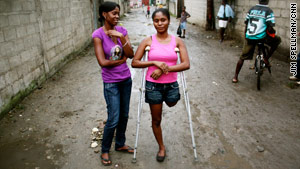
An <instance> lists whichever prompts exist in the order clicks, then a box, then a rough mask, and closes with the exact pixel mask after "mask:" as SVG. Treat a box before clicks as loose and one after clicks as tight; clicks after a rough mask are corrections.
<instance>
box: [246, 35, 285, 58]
mask: <svg viewBox="0 0 300 169" xmlns="http://www.w3.org/2000/svg"><path fill="white" fill-rule="evenodd" d="M259 41H260V42H263V43H265V44H267V45H268V46H270V47H271V48H277V46H278V45H279V44H280V43H281V38H280V37H279V36H275V37H274V38H272V37H270V36H267V37H265V38H264V39H262V40H251V39H245V41H244V46H243V52H242V55H241V57H240V59H242V60H252V58H253V54H254V51H255V46H256V44H257V43H258V42H259Z"/></svg>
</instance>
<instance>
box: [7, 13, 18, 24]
mask: <svg viewBox="0 0 300 169" xmlns="http://www.w3.org/2000/svg"><path fill="white" fill-rule="evenodd" d="M8 22H9V25H12V26H16V25H20V17H19V15H9V16H8Z"/></svg>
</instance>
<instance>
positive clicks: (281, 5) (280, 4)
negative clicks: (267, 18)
mask: <svg viewBox="0 0 300 169" xmlns="http://www.w3.org/2000/svg"><path fill="white" fill-rule="evenodd" d="M287 6H290V5H289V3H287V2H286V1H278V2H277V7H278V8H281V9H287Z"/></svg>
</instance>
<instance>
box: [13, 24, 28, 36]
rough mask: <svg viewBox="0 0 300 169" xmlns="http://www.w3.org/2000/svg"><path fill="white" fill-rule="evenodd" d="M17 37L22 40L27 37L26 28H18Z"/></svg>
mask: <svg viewBox="0 0 300 169" xmlns="http://www.w3.org/2000/svg"><path fill="white" fill-rule="evenodd" d="M16 29H17V37H18V38H22V37H24V36H26V35H27V30H26V27H25V26H23V25H20V26H18V27H17V28H16Z"/></svg>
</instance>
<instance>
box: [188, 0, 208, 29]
mask: <svg viewBox="0 0 300 169" xmlns="http://www.w3.org/2000/svg"><path fill="white" fill-rule="evenodd" d="M184 2H185V4H184V5H185V6H186V11H187V12H188V13H189V14H190V15H191V17H190V18H188V22H190V23H194V24H196V25H199V26H201V27H205V24H206V6H207V1H206V0H185V1H184Z"/></svg>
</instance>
